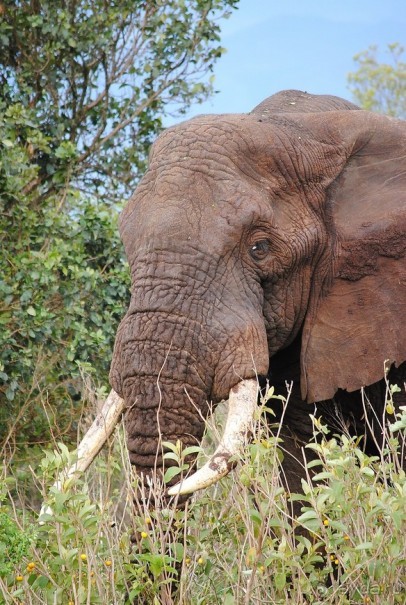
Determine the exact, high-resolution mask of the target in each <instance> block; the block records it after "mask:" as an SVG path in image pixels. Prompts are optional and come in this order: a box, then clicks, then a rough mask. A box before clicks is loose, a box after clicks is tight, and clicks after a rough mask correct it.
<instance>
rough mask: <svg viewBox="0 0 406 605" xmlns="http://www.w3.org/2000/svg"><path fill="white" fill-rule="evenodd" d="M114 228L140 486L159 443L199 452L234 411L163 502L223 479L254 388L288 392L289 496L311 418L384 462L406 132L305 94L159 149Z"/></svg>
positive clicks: (395, 364) (120, 361)
mask: <svg viewBox="0 0 406 605" xmlns="http://www.w3.org/2000/svg"><path fill="white" fill-rule="evenodd" d="M119 229H120V234H121V237H122V240H123V243H124V247H125V252H126V256H127V259H128V262H129V266H130V271H131V279H132V290H131V300H130V304H129V308H128V310H127V312H126V314H125V316H124V317H123V319H122V321H121V323H120V325H119V328H118V331H117V335H116V341H115V347H114V352H113V359H112V365H111V371H110V382H111V385H112V388H113V389H114V391H115V392H116V393H117V394H118V396H119V397H120V398H122V400H123V406H124V409H125V427H126V434H127V444H128V451H129V456H130V461H131V463H132V464H133V465H134V466H135V467H136V470H137V472H138V473H139V474H142V476H143V477H144V480H145V481H146V484H148V481H151V480H152V479H154V480H158V479H159V476H160V474H162V468H163V465H164V461H163V446H162V443H163V442H165V441H167V442H168V441H169V442H176V441H177V440H180V442H181V443H182V444H183V446H185V447H186V446H189V445H196V444H198V443H200V441H201V439H202V436H203V432H204V428H205V419H206V418H207V416H208V414H209V413H210V412H211V411H212V409H213V408H214V407H215V406H216V405H217V404H218V403H219V402H220V401H221V400H227V399H229V418H228V420H227V423H226V429H225V433H224V436H223V438H222V440H221V442H220V446H219V448H218V450H217V451H216V453H215V454H214V455H213V457H212V459H211V460H210V461H209V462H208V463H207V464H206V465H205V467H203V468H202V469H200V470H199V471H197V472H195V473H194V474H192V475H191V476H189V477H187V478H186V479H185V480H183V481H182V482H181V483H180V484H177V485H172V487H171V488H170V489H169V495H168V497H170V496H172V497H174V496H176V497H180V498H182V497H184V498H186V497H187V494H189V493H192V492H194V491H196V490H198V489H201V488H204V487H206V486H207V485H209V484H211V483H213V482H215V481H217V480H218V479H219V478H220V477H221V476H223V475H224V474H226V473H227V472H228V471H229V470H230V469H231V468H232V466H233V456H234V453H235V448H236V447H238V445H239V443H240V442H241V439H242V438H243V437H244V438H245V434H246V433H247V431H248V430H249V423H250V419H251V418H252V414H253V412H254V411H255V408H256V406H257V401H258V386H257V385H258V382H259V383H260V384H263V383H264V382H266V381H269V382H270V384H272V385H275V387H276V388H277V390H278V391H279V392H282V393H283V392H286V387H285V384H286V383H291V384H292V390H291V395H290V398H289V402H288V406H287V409H286V411H284V412H282V411H281V410H276V414H277V421H278V422H281V423H282V426H281V437H282V439H283V442H284V448H285V450H286V453H287V455H285V458H284V461H283V463H282V465H283V471H284V476H286V481H287V486H288V488H289V489H291V490H294V491H296V490H297V489H300V478H301V476H302V475H303V469H302V468H301V465H300V464H299V463H298V457H300V456H298V453H299V451H300V450H298V448H302V446H303V445H304V444H306V443H307V442H308V441H309V439H311V436H312V425H311V420H310V418H309V413H311V412H312V411H313V410H314V406H317V412H318V414H321V415H322V418H323V420H324V422H325V423H326V424H327V426H329V427H330V428H331V429H332V430H336V429H337V428H338V427H343V430H346V431H348V432H349V433H350V434H353V435H363V436H364V447H365V449H366V450H367V451H373V450H374V448H375V449H376V448H377V447H379V443H380V440H381V439H382V434H381V433H382V421H383V418H384V416H385V404H384V399H385V398H384V395H385V389H386V381H390V382H391V383H397V384H400V385H401V386H402V388H401V391H400V392H399V393H397V394H396V395H395V404H396V405H397V406H400V405H402V404H403V405H405V404H406V395H405V389H404V383H405V382H406V330H405V325H406V263H405V256H406V237H405V236H406V125H405V123H404V122H402V121H401V120H397V119H393V118H389V117H386V116H383V115H378V114H374V113H371V112H369V111H365V110H362V109H360V108H358V107H357V106H355V105H354V104H352V103H350V102H348V101H345V100H343V99H340V98H338V97H334V96H328V95H312V94H308V93H306V92H302V91H297V90H288V91H283V92H280V93H277V94H275V95H273V96H271V97H269V98H268V99H266V100H265V101H263V102H262V103H261V104H260V105H258V106H257V107H256V108H255V109H253V111H251V112H250V113H248V114H241V115H240V114H224V115H202V116H198V117H195V118H192V119H190V120H188V121H186V122H184V123H181V124H178V125H175V126H172V127H170V128H168V129H167V130H165V131H164V132H163V133H162V134H161V135H160V136H159V137H158V139H157V140H156V141H155V143H154V144H153V145H152V149H151V152H150V157H149V167H148V169H147V171H146V173H145V175H144V177H143V178H142V179H141V181H140V182H139V185H138V187H137V189H136V191H135V193H134V195H133V197H132V198H131V199H130V200H129V202H128V203H127V205H126V206H125V208H124V210H123V211H122V214H121V216H120V225H119ZM365 402H367V403H366V404H365ZM365 406H366V407H365ZM274 421H275V420H273V422H274Z"/></svg>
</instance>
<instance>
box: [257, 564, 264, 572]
mask: <svg viewBox="0 0 406 605" xmlns="http://www.w3.org/2000/svg"><path fill="white" fill-rule="evenodd" d="M258 571H259V573H264V571H265V567H264V566H263V565H260V566H259V568H258Z"/></svg>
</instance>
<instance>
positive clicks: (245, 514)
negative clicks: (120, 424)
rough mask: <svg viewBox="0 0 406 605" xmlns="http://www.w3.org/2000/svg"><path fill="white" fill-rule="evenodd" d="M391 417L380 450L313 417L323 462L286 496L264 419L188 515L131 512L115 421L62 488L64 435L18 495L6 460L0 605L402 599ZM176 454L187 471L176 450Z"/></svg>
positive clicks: (401, 503) (403, 495)
mask: <svg viewBox="0 0 406 605" xmlns="http://www.w3.org/2000/svg"><path fill="white" fill-rule="evenodd" d="M266 405H267V406H272V396H271V397H270V399H269V400H268V401H267V403H266ZM388 409H389V408H388ZM389 411H391V412H393V409H389ZM217 416H218V415H217ZM388 418H389V419H390V421H391V426H389V425H388V426H387V427H386V428H385V439H384V444H383V446H382V448H381V452H380V455H378V456H376V457H368V456H367V455H366V454H365V453H364V452H363V451H362V444H361V442H360V441H359V440H358V439H356V438H350V437H349V436H348V435H347V436H346V435H341V436H338V435H331V434H328V433H327V432H326V429H325V427H323V425H322V424H321V423H320V421H319V420H318V419H317V418H314V419H313V421H314V433H315V439H314V442H313V443H312V444H310V446H309V447H310V448H312V449H313V450H314V451H315V452H316V453H317V460H316V461H313V462H312V463H310V464H309V465H307V466H306V465H305V466H304V476H305V477H306V479H304V480H303V481H302V489H303V493H302V494H301V495H291V494H288V493H287V492H286V490H285V488H284V487H283V485H282V482H281V479H280V472H279V465H280V460H281V458H282V457H283V443H281V442H280V440H279V439H278V437H277V436H275V432H271V430H270V429H269V426H268V425H267V423H266V422H265V421H264V416H263V415H262V416H261V417H259V418H258V421H257V423H256V426H255V430H254V435H253V439H252V441H251V443H250V444H249V445H248V446H247V447H246V448H245V451H244V452H243V454H242V456H241V460H240V462H239V466H238V471H234V472H233V473H232V474H231V475H229V476H228V477H227V478H225V479H224V480H222V481H221V482H220V483H219V484H217V485H216V486H214V487H212V488H211V489H207V490H205V491H202V492H200V493H198V494H196V495H195V496H194V497H193V498H192V499H191V500H190V501H189V502H188V503H187V505H186V508H185V509H184V510H176V509H174V508H171V509H169V508H167V507H166V505H165V504H164V503H163V504H162V507H159V506H156V507H155V508H151V509H147V508H145V507H144V505H143V504H142V503H141V502H136V504H135V507H134V505H133V500H134V499H136V493H138V492H137V486H138V487H139V481H138V478H137V477H136V476H135V475H134V472H133V471H132V469H131V468H130V465H129V462H128V456H127V452H126V448H125V443H124V437H123V433H122V430H121V429H120V430H117V431H116V433H115V436H114V438H113V439H112V440H111V441H110V443H109V447H108V448H106V449H105V451H104V452H103V454H102V455H101V456H100V457H99V458H98V460H97V462H96V463H95V464H94V466H93V467H92V468H91V469H90V470H89V471H88V472H87V473H86V474H85V476H83V477H82V478H81V479H80V480H79V481H77V482H76V483H75V484H74V485H65V487H64V490H63V491H58V490H56V489H54V488H51V493H50V494H49V493H48V491H49V486H50V485H52V483H53V480H54V477H55V474H56V473H57V472H58V471H59V470H60V469H61V468H63V467H64V466H65V465H66V463H67V462H68V461H70V462H72V460H73V458H72V455H71V454H69V452H68V450H67V449H66V447H65V446H63V445H62V444H59V445H58V446H57V447H55V450H54V451H47V452H45V453H44V455H43V458H42V461H41V462H40V464H39V465H37V466H36V467H35V468H34V467H33V465H31V466H28V467H26V470H25V481H24V486H26V485H27V483H29V484H30V486H31V487H30V489H29V490H27V489H24V490H23V491H22V490H21V484H20V478H19V472H20V471H19V468H18V466H17V467H12V466H10V465H9V464H6V463H4V464H3V468H2V477H1V481H0V484H1V491H0V498H1V505H0V602H2V603H6V604H9V603H13V604H14V603H15V604H17V603H19V604H24V605H31V604H35V605H41V604H55V605H62V604H63V605H68V604H75V605H76V604H89V605H90V604H98V603H100V604H103V605H107V604H120V603H122V604H124V603H126V602H130V600H132V601H134V600H135V602H140V603H141V602H142V603H147V604H151V605H155V604H157V605H159V604H163V605H170V604H171V603H179V604H181V605H212V604H217V603H218V604H224V605H237V604H238V605H239V604H241V605H242V604H255V603H269V604H271V603H272V604H282V603H283V604H285V603H295V604H301V603H303V604H304V603H306V604H307V603H313V604H314V605H317V604H320V605H321V604H322V603H323V604H334V605H336V604H339V605H341V604H342V605H346V604H348V605H349V604H355V603H364V604H365V603H371V604H373V603H375V604H379V605H392V604H393V605H394V604H401V603H402V604H403V603H404V595H405V593H406V581H405V571H406V567H405V565H406V542H405V531H406V481H405V473H404V471H402V470H401V468H400V464H399V455H400V450H401V448H404V447H405V442H404V437H402V435H404V430H405V428H406V409H403V410H401V411H400V412H399V413H398V414H397V415H395V414H393V413H392V414H391V415H390V416H388ZM218 420H219V418H217V421H218ZM208 435H209V437H208V440H206V445H207V443H208V442H213V441H216V440H217V439H218V435H217V434H216V431H215V429H214V427H213V425H212V426H209V427H208ZM203 449H206V446H203ZM173 450H174V451H175V452H176V451H177V450H176V447H174V448H173ZM177 455H178V464H179V466H181V465H182V464H183V463H184V459H183V454H182V452H181V451H177ZM202 457H203V456H202ZM27 468H28V472H29V475H30V481H29V482H27V478H26V473H27ZM45 497H46V498H48V501H49V503H50V504H51V505H52V510H53V514H52V515H45V516H44V517H43V521H44V523H43V524H42V525H39V524H38V519H37V512H38V511H37V510H34V508H35V509H37V508H38V507H37V503H38V502H39V501H40V500H41V499H42V498H45ZM159 499H160V494H159V493H156V494H155V500H156V502H157V503H158V504H159V501H160V500H159ZM298 499H300V502H301V513H300V516H299V517H298V518H296V519H295V518H293V516H292V503H293V502H294V501H295V500H298ZM31 502H35V503H36V505H35V507H33V506H32V505H31ZM134 511H135V512H134ZM129 599H130V600H129ZM137 599H138V601H137Z"/></svg>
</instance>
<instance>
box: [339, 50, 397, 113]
mask: <svg viewBox="0 0 406 605" xmlns="http://www.w3.org/2000/svg"><path fill="white" fill-rule="evenodd" d="M404 50H405V49H404V47H403V46H401V45H400V44H399V43H397V42H395V43H394V44H388V49H387V52H388V54H389V62H388V63H381V62H378V47H377V46H370V47H369V48H368V50H365V51H363V52H361V53H359V54H357V55H355V57H354V61H356V62H357V63H358V65H359V67H358V70H357V71H355V72H352V73H350V74H348V82H349V84H350V90H351V92H352V94H353V96H354V99H355V102H356V103H358V104H359V105H360V106H361V107H362V108H363V109H369V110H371V111H377V112H379V113H384V114H386V115H389V116H394V117H398V118H403V119H405V118H406V63H405V62H404V61H402V56H403V53H404Z"/></svg>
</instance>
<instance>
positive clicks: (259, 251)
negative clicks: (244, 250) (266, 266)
mask: <svg viewBox="0 0 406 605" xmlns="http://www.w3.org/2000/svg"><path fill="white" fill-rule="evenodd" d="M270 249H271V245H270V242H269V240H267V239H260V240H258V241H257V242H255V244H253V245H252V246H250V250H249V251H250V255H251V256H252V258H253V259H254V260H263V259H264V258H265V257H266V255H267V254H268V252H269V251H270Z"/></svg>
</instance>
